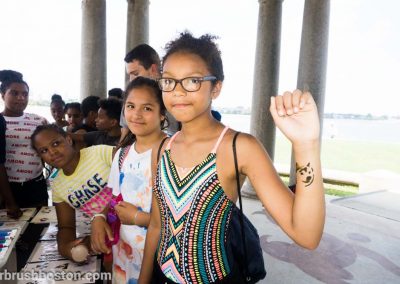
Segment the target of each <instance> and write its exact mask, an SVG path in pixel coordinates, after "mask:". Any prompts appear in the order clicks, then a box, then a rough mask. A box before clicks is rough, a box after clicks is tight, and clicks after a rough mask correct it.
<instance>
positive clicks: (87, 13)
mask: <svg viewBox="0 0 400 284" xmlns="http://www.w3.org/2000/svg"><path fill="white" fill-rule="evenodd" d="M81 36H82V39H81V42H82V43H81V94H80V98H81V100H82V99H84V98H86V97H88V96H90V95H95V96H99V97H101V98H106V97H107V48H106V46H107V40H106V1H105V0H82V34H81Z"/></svg>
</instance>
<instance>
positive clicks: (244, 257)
mask: <svg viewBox="0 0 400 284" xmlns="http://www.w3.org/2000/svg"><path fill="white" fill-rule="evenodd" d="M239 133H240V132H236V133H235V136H234V137H233V142H232V148H233V157H234V162H235V171H236V185H237V191H238V196H239V205H240V209H239V208H238V207H237V206H234V207H233V211H232V216H231V222H230V227H229V233H228V240H227V247H228V259H229V263H230V265H231V268H232V269H233V270H239V271H238V272H239V274H240V275H241V276H242V278H243V280H242V281H244V283H257V282H258V281H260V280H261V279H264V278H265V276H266V275H267V272H266V271H265V266H264V258H263V252H262V249H261V245H260V237H259V236H258V233H257V229H256V228H255V227H254V226H253V224H252V223H251V222H250V220H249V219H247V217H246V216H245V215H244V214H243V208H242V195H241V193H240V182H239V169H238V162H237V155H236V138H237V136H238V135H239ZM235 272H236V271H235ZM235 272H234V273H233V274H234V275H236V274H237V273H235Z"/></svg>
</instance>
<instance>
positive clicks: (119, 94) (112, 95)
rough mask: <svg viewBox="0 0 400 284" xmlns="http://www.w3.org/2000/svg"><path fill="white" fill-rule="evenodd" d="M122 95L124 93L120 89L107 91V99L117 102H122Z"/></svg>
mask: <svg viewBox="0 0 400 284" xmlns="http://www.w3.org/2000/svg"><path fill="white" fill-rule="evenodd" d="M123 94H124V91H123V90H122V89H120V88H113V89H110V90H108V97H109V98H115V99H118V100H122V95H123Z"/></svg>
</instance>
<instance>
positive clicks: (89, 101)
mask: <svg viewBox="0 0 400 284" xmlns="http://www.w3.org/2000/svg"><path fill="white" fill-rule="evenodd" d="M99 100H100V98H99V97H97V96H89V97H86V98H84V99H83V100H82V103H81V110H82V115H83V124H82V125H80V126H77V127H75V128H74V129H72V132H73V133H87V132H91V131H97V128H96V118H97V113H98V111H99V104H98V102H99Z"/></svg>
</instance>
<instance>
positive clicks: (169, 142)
mask: <svg viewBox="0 0 400 284" xmlns="http://www.w3.org/2000/svg"><path fill="white" fill-rule="evenodd" d="M179 133H180V131H177V132H176V133H175V134H174V135H173V136H172V137H171V139H169V141H168V144H167V147H165V150H169V149H171V143H172V141H173V140H174V139H175V138H176V136H177V135H178V134H179Z"/></svg>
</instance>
